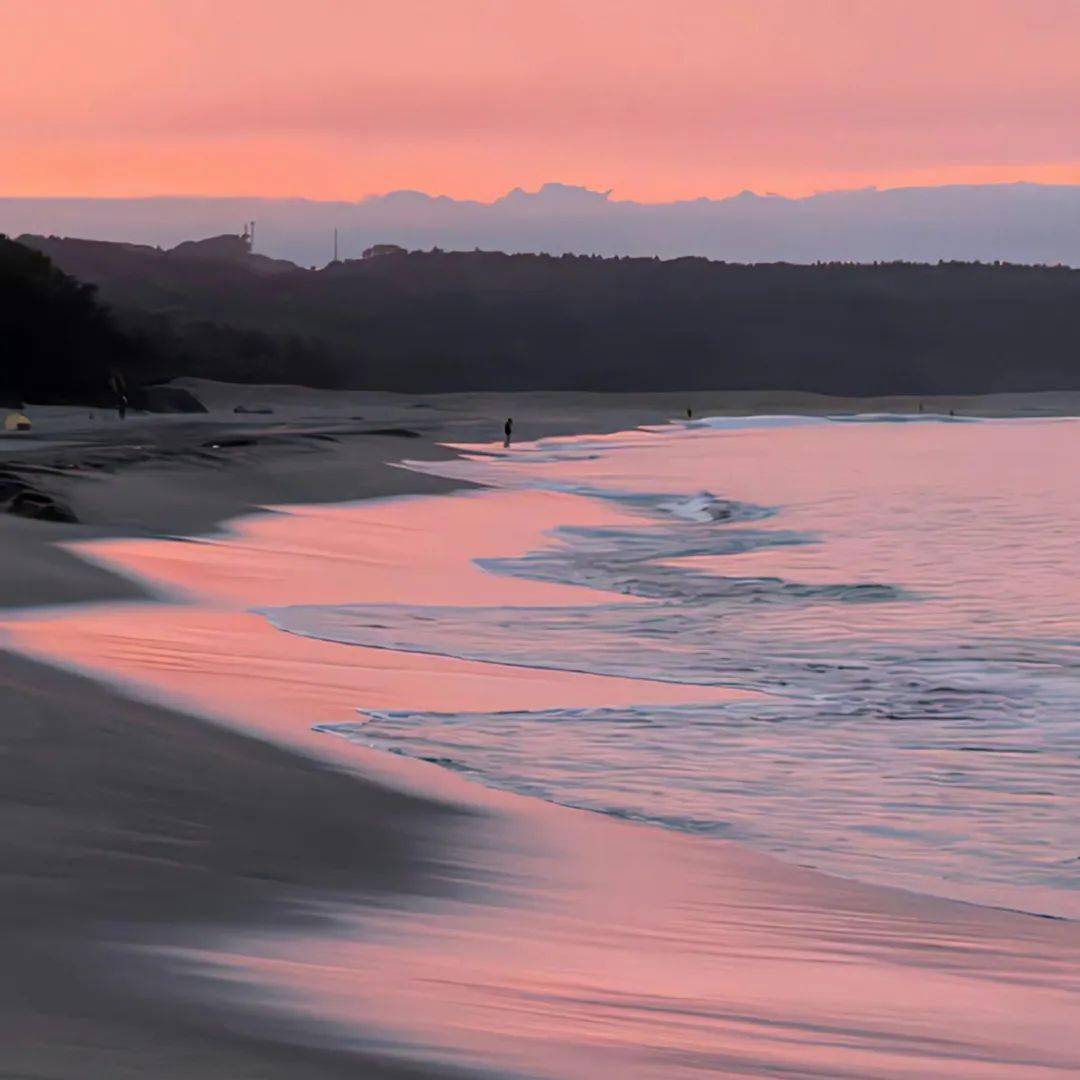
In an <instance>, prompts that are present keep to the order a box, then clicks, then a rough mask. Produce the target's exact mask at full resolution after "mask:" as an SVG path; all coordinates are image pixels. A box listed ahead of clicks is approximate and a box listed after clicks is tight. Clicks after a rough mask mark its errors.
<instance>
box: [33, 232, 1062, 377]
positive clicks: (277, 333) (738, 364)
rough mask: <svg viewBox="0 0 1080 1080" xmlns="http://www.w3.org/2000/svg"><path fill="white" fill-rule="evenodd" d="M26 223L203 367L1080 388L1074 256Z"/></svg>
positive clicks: (258, 373) (271, 372)
mask: <svg viewBox="0 0 1080 1080" xmlns="http://www.w3.org/2000/svg"><path fill="white" fill-rule="evenodd" d="M25 239H26V241H27V242H28V243H33V244H34V245H35V246H38V247H40V248H42V249H43V250H45V251H47V252H48V253H49V254H50V255H52V257H53V258H54V259H55V260H56V261H57V263H58V264H59V265H60V266H62V267H63V268H64V269H65V270H67V271H68V272H69V273H72V274H74V275H76V276H77V277H79V278H82V279H83V280H86V281H92V282H95V283H97V284H98V285H99V286H100V288H101V295H102V297H103V298H104V299H105V300H106V301H108V302H109V303H110V304H111V305H112V306H113V307H114V308H115V309H116V311H117V317H118V319H119V320H120V323H121V325H122V326H124V327H126V328H128V329H129V330H130V331H132V332H133V333H137V334H138V335H141V336H142V337H143V338H145V339H146V340H148V341H149V342H152V343H153V344H154V347H155V348H156V349H157V350H158V352H159V354H160V355H161V356H163V357H164V358H165V361H164V366H165V367H167V368H169V369H170V370H171V371H175V372H176V373H182V374H200V375H206V376H212V377H217V378H226V379H235V380H242V381H285V382H303V383H308V384H312V385H321V386H348V387H355V388H365V387H369V388H380V389H392V390H405V391H434V390H467V389H505V390H515V389H588V390H665V389H666V390H674V389H683V390H693V389H780V390H813V391H819V392H823V393H833V394H843V395H870V394H889V393H912V394H933V393H979V392H989V391H997V390H1045V389H1077V388H1080V271H1077V270H1072V269H1068V268H1065V267H1046V266H1020V265H1009V264H1006V263H1001V264H997V263H995V264H989V263H949V262H942V263H938V264H936V265H927V264H914V263H876V264H873V265H859V264H855V263H823V264H818V265H813V266H810V265H792V264H785V263H770V264H759V265H742V264H734V263H723V262H715V261H710V260H707V259H703V258H697V257H694V258H683V259H670V260H659V259H652V258H599V257H595V256H573V255H563V256H547V255H504V254H501V253H499V252H482V251H470V252H442V251H438V250H435V251H428V252H406V251H404V250H395V249H393V247H392V246H390V245H387V246H385V247H384V248H383V249H382V250H381V251H380V253H379V255H378V257H373V258H366V259H356V260H349V261H345V262H338V263H333V264H330V265H328V266H326V267H325V268H323V269H322V270H306V269H302V268H300V267H295V266H294V267H291V268H290V266H289V264H283V263H281V262H276V263H274V264H273V265H269V263H270V262H271V261H270V260H266V261H265V262H266V265H263V264H260V263H259V262H258V261H257V258H258V257H255V256H252V257H251V261H249V260H246V259H244V258H229V259H217V260H215V259H213V258H208V257H206V255H205V253H204V255H203V256H202V257H200V258H192V257H188V256H185V255H184V253H183V252H182V251H180V250H176V251H172V252H168V251H160V250H158V249H154V248H146V247H136V246H134V245H126V244H107V243H100V242H91V241H77V240H60V239H56V238H48V239H46V238H40V237H36V238H25ZM158 362H159V364H160V363H162V361H160V360H159V361H158Z"/></svg>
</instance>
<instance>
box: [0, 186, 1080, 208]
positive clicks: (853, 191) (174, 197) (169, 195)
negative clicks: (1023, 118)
mask: <svg viewBox="0 0 1080 1080" xmlns="http://www.w3.org/2000/svg"><path fill="white" fill-rule="evenodd" d="M1017 187H1032V188H1046V189H1061V188H1065V189H1074V188H1075V189H1080V181H1077V182H1075V183H1061V182H1058V183H1050V182H1046V181H1042V180H1023V179H1019V180H988V181H981V182H980V181H973V182H968V183H963V182H953V183H942V184H899V185H896V186H893V187H879V186H878V185H877V184H862V185H858V186H852V187H837V188H821V189H818V190H815V191H812V192H808V193H807V194H803V195H785V194H782V193H780V192H775V191H765V192H759V191H755V190H753V189H752V188H742V189H740V190H738V191H734V192H731V193H730V194H727V195H687V196H680V197H678V198H673V199H659V200H654V201H649V200H643V199H632V198H625V199H622V198H617V197H615V198H613V197H612V195H613V192H614V191H615V189H614V188H607V189H600V188H590V187H588V186H587V185H584V184H572V183H567V182H565V181H560V180H546V181H544V182H543V183H541V184H540V185H539V186H538V187H537V188H535V189H534V190H529V189H528V188H526V187H524V186H522V185H516V186H514V187H512V188H510V189H509V190H508V191H506V192H504V193H503V194H502V195H498V196H496V197H495V198H493V199H490V200H487V201H485V200H484V199H480V198H472V197H459V196H456V195H447V194H442V193H440V194H433V193H432V192H429V191H424V190H423V189H421V188H408V187H404V188H391V189H389V190H386V191H377V192H370V193H368V194H366V195H361V196H358V197H357V198H355V199H327V198H318V197H315V196H310V195H258V194H243V195H223V194H214V193H212V192H199V193H190V192H188V193H179V192H157V193H154V194H142V195H25V194H11V195H9V194H2V193H0V202H101V203H107V202H154V201H181V200H190V201H209V200H215V201H219V202H226V201H236V202H241V201H249V202H250V201H260V202H306V203H320V204H326V205H332V204H338V205H344V206H360V205H362V204H363V203H366V202H371V201H374V200H377V199H386V198H389V197H391V196H394V195H416V196H420V197H422V198H426V199H431V200H432V201H439V200H445V201H448V202H455V203H473V204H475V205H477V206H487V207H491V206H495V205H497V204H499V203H501V202H503V201H505V200H506V199H508V198H510V197H511V196H513V195H516V194H519V193H520V194H521V195H523V196H526V197H530V198H536V197H538V196H540V195H542V194H543V193H544V191H545V190H546V189H549V188H555V189H560V190H563V191H571V192H575V193H581V194H585V195H589V196H594V197H596V200H597V202H602V203H608V204H615V205H634V206H675V205H678V204H681V203H702V202H705V203H723V202H731V201H732V200H734V199H739V198H745V197H746V196H751V197H753V198H756V199H762V200H766V199H776V200H779V201H783V202H808V201H810V200H812V199H817V198H822V197H824V196H829V195H858V194H868V193H873V194H879V195H887V194H891V193H894V192H905V191H949V190H955V189H957V188H980V189H981V188H1017Z"/></svg>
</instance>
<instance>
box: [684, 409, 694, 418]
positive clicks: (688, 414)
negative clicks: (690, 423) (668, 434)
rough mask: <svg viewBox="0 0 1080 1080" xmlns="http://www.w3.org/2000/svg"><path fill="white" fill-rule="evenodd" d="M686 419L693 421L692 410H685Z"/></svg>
mask: <svg viewBox="0 0 1080 1080" xmlns="http://www.w3.org/2000/svg"><path fill="white" fill-rule="evenodd" d="M686 419H687V420H693V419H694V410H693V409H687V410H686Z"/></svg>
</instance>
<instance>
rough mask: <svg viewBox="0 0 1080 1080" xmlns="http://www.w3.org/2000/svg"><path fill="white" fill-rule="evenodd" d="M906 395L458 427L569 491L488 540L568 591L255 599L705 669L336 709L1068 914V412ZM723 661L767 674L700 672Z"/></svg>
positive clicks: (1074, 514)
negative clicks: (792, 410)
mask: <svg viewBox="0 0 1080 1080" xmlns="http://www.w3.org/2000/svg"><path fill="white" fill-rule="evenodd" d="M899 419H900V418H862V419H852V418H845V421H844V422H839V421H829V420H815V419H810V418H801V419H794V418H792V419H788V420H786V419H783V418H772V419H768V418H766V419H758V420H748V421H733V420H718V421H712V422H710V421H704V422H699V423H695V424H691V425H686V426H674V427H670V428H664V429H655V430H645V431H638V432H633V433H624V434H621V435H616V436H609V437H603V438H593V439H565V440H550V441H545V442H541V443H537V444H532V445H527V446H522V447H515V448H513V449H512V450H511V451H510V452H509V453H504V452H502V451H499V450H492V449H490V448H471V450H472V452H471V453H469V454H468V456H467V458H466V459H465V460H463V461H458V462H452V463H440V464H439V465H438V466H435V467H434V468H436V469H437V470H438V471H440V472H442V473H449V474H452V475H457V476H463V477H468V478H470V479H478V480H481V481H483V482H484V483H486V484H489V485H493V486H496V487H499V488H508V489H512V490H513V492H514V496H513V497H514V498H515V499H518V500H520V499H521V498H522V497H523V496H525V497H527V496H528V494H529V493H530V492H532V493H535V494H536V497H540V496H539V493H541V492H548V493H550V492H557V493H559V495H560V496H562V499H561V500H560V503H559V505H560V511H561V513H562V515H563V517H562V519H561V520H560V522H559V523H558V524H557V525H555V526H554V527H553V528H549V530H548V542H546V543H544V544H542V545H541V546H536V547H534V548H533V549H532V550H529V551H526V552H523V553H521V554H518V555H513V556H505V555H503V556H490V555H480V556H479V557H478V558H477V559H476V564H477V565H478V566H479V567H481V568H482V569H483V570H484V571H486V572H487V573H488V574H489V575H498V576H502V577H505V578H510V579H513V580H517V581H519V582H520V583H521V584H524V583H525V582H529V581H535V582H542V583H547V584H548V585H553V586H564V587H566V586H576V587H578V590H579V596H580V599H577V600H576V601H575V602H571V603H562V604H558V605H557V606H553V599H552V597H551V595H550V594H548V595H546V596H545V600H544V602H543V603H541V604H535V605H529V604H527V603H526V604H507V603H506V602H505V599H504V598H500V602H499V603H498V604H497V606H496V605H490V606H485V605H484V603H483V602H482V601H481V602H477V601H476V600H475V599H470V601H469V603H468V604H461V603H446V602H440V603H431V604H423V605H418V604H415V603H411V604H410V603H401V604H398V603H390V604H387V603H380V604H372V603H364V604H345V605H342V604H332V605H325V604H322V605H311V604H308V605H292V606H285V607H274V608H270V609H267V610H266V614H267V616H268V618H270V620H271V621H272V622H273V624H274V625H275V626H277V627H279V628H280V629H283V630H288V631H291V632H293V633H296V634H302V635H305V636H312V637H319V638H323V639H326V640H332V641H337V642H345V643H351V644H357V645H366V646H376V647H379V648H385V649H393V650H401V651H405V652H422V653H430V654H439V655H446V656H454V657H462V658H467V659H470V660H474V661H481V662H494V663H497V664H513V665H521V666H525V667H534V668H544V669H554V670H571V671H579V672H587V673H596V674H606V675H619V676H623V677H629V678H632V679H638V678H640V679H649V680H662V681H665V682H669V683H678V684H682V685H684V686H700V687H702V688H703V700H702V702H701V703H696V702H690V703H680V704H674V705H671V704H668V705H660V704H659V703H656V704H653V703H646V704H639V705H618V704H614V703H612V704H611V705H610V706H605V705H601V706H597V707H587V708H561V709H541V708H531V707H523V708H521V709H515V710H513V711H498V712H483V711H475V710H470V711H466V712H451V711H427V712H425V711H418V710H415V709H409V710H400V709H399V710H392V711H390V710H380V709H378V708H373V707H370V705H369V704H368V703H365V702H364V701H358V702H357V703H356V704H357V707H358V709H359V711H360V714H361V715H360V716H359V717H358V718H357V719H356V720H355V721H353V722H348V723H344V724H342V723H336V724H329V725H324V727H323V730H328V731H333V732H334V733H336V734H340V735H344V736H346V737H349V738H355V739H357V740H360V741H363V742H364V743H366V744H370V745H374V746H376V747H379V748H383V749H388V750H392V751H394V752H398V753H403V754H408V755H412V756H415V757H420V758H424V759H427V760H431V761H436V762H438V763H439V764H442V765H444V766H446V767H449V768H452V769H457V770H460V771H461V772H463V773H465V774H467V775H468V776H470V777H472V778H475V779H478V780H481V781H483V782H486V783H488V784H491V785H495V786H501V787H506V788H508V789H510V790H513V791H515V792H519V793H523V794H528V795H534V796H540V797H543V798H545V799H549V800H551V801H555V802H559V803H563V804H566V805H569V806H577V807H585V808H588V809H591V810H596V811H601V812H605V813H609V814H613V815H617V816H620V817H626V818H631V819H637V820H643V821H648V822H653V823H656V824H660V825H664V826H668V827H671V828H675V829H680V830H683V831H688V832H695V833H705V834H710V835H717V836H724V837H729V838H734V839H738V840H741V841H744V842H746V843H749V844H752V845H754V846H757V847H759V848H760V849H762V850H766V851H770V852H775V853H778V854H780V855H782V856H783V857H785V858H786V859H788V860H790V861H794V862H798V863H801V864H804V865H811V866H815V867H818V868H821V869H824V870H827V871H830V872H835V873H840V874H843V875H846V876H851V877H856V878H859V879H862V880H866V881H871V882H878V883H885V884H893V885H901V886H905V887H909V888H912V889H915V890H918V891H925V892H930V893H935V894H938V895H945V896H953V897H959V898H965V899H971V900H976V901H979V902H985V903H990V904H1001V905H1004V906H1015V907H1021V908H1024V909H1027V910H1032V911H1037V912H1041V913H1050V914H1064V915H1074V916H1075V915H1077V914H1080V893H1078V888H1080V849H1078V847H1077V838H1078V837H1080V797H1078V795H1077V792H1078V791H1080V722H1078V712H1080V710H1078V705H1080V671H1078V668H1080V589H1078V587H1077V584H1076V577H1075V568H1076V561H1077V556H1078V555H1080V541H1078V537H1080V473H1078V471H1077V469H1076V461H1077V451H1078V450H1080V423H1078V422H1077V421H1073V420H1036V421H989V420H988V421H966V422H961V421H957V422H950V421H948V420H947V419H945V418H925V419H923V420H922V421H921V422H920V421H915V420H908V422H904V423H900V422H882V421H883V420H894V421H897V420H899ZM424 467H425V468H433V467H432V466H424ZM567 495H570V496H572V497H573V498H571V499H569V500H568V499H566V498H565V496H567ZM500 497H502V496H498V495H495V496H492V498H494V499H498V498H500ZM603 505H608V506H612V507H613V508H615V509H617V510H618V511H620V513H619V514H618V515H617V516H616V517H615V519H614V520H613V521H606V520H603V519H601V520H599V521H598V520H597V518H596V515H597V510H598V509H599V507H601V506H603ZM586 508H588V509H586ZM498 520H499V518H498V514H496V515H495V521H494V523H493V527H494V528H495V529H496V530H498V528H499V525H498ZM508 524H509V523H508ZM491 525H492V523H491V522H489V526H491ZM584 590H587V592H585V591H584ZM627 597H633V598H635V599H636V600H637V602H632V603H627V602H626V598H627ZM442 599H443V598H442V597H433V600H442ZM717 686H730V687H737V688H742V689H747V690H756V691H763V692H764V693H765V694H766V695H767V698H766V699H764V700H732V701H720V702H717V701H715V700H713V701H709V700H707V699H706V698H705V690H704V688H711V687H717ZM646 698H647V695H646Z"/></svg>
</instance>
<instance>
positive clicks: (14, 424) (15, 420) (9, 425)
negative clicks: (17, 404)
mask: <svg viewBox="0 0 1080 1080" xmlns="http://www.w3.org/2000/svg"><path fill="white" fill-rule="evenodd" d="M4 430H5V431H29V430H30V420H29V419H28V418H27V417H26V416H24V415H23V414H22V413H20V412H13V413H8V414H7V419H6V420H5V421H4Z"/></svg>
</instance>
